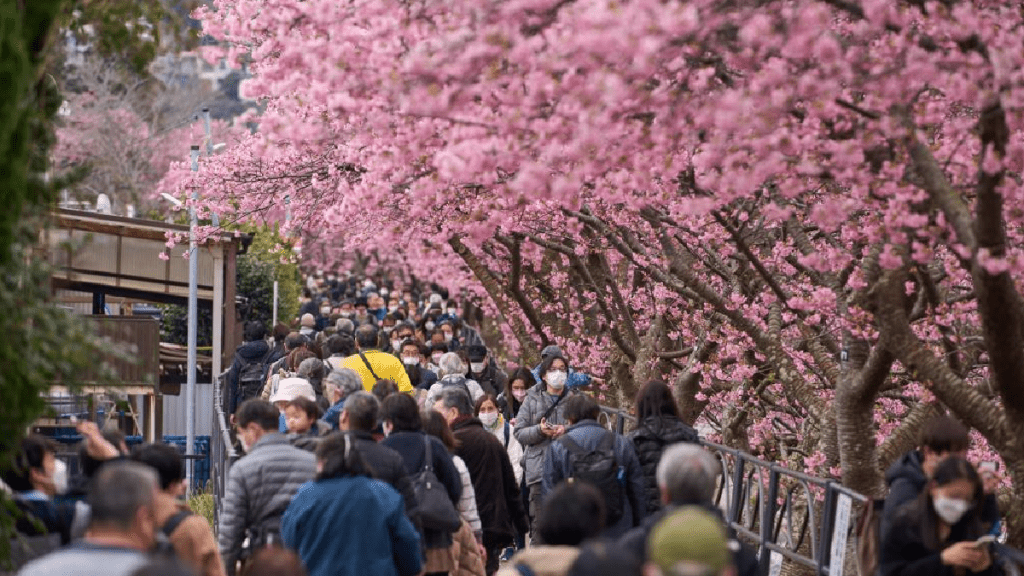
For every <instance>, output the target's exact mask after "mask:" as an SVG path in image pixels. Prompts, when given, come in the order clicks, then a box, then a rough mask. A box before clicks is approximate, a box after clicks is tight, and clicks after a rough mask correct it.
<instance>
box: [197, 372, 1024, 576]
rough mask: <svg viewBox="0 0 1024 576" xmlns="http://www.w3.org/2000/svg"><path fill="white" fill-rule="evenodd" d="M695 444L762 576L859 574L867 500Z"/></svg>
mask: <svg viewBox="0 0 1024 576" xmlns="http://www.w3.org/2000/svg"><path fill="white" fill-rule="evenodd" d="M225 374H226V372H225ZM223 381H224V374H222V375H221V377H220V378H217V379H216V382H215V386H216V389H215V396H214V397H215V398H216V399H218V400H219V401H218V402H216V404H215V409H214V434H213V435H212V437H211V439H210V458H211V470H210V478H211V481H212V482H213V494H214V501H215V506H214V521H215V523H217V522H219V510H220V506H221V499H222V498H223V496H224V488H225V485H226V481H227V475H228V470H229V469H230V467H231V464H232V463H234V462H235V461H236V460H237V459H238V457H239V456H238V454H237V453H236V451H235V449H234V445H233V444H232V438H231V434H230V429H229V427H228V425H227V418H226V417H225V411H224V396H223V392H224V391H223V390H222V385H223ZM633 421H635V419H634V418H633V417H632V415H630V414H628V413H626V412H623V411H622V410H617V409H614V408H608V407H605V406H602V407H601V415H600V422H601V424H602V425H604V426H605V427H607V428H608V429H610V430H614V431H616V432H618V433H620V434H622V433H624V432H625V431H626V424H627V422H633ZM700 444H701V445H702V446H704V447H705V448H707V449H708V450H709V451H711V452H712V453H713V454H714V455H715V457H716V458H717V459H718V460H719V461H720V462H721V464H722V474H721V476H719V485H718V488H717V489H716V491H715V501H714V504H715V505H716V506H717V507H718V508H719V509H721V510H722V512H723V514H724V515H725V518H726V519H727V520H728V522H729V525H730V526H731V527H732V529H733V530H734V531H735V532H736V534H737V536H738V537H740V538H741V539H743V540H745V541H747V542H749V543H751V544H753V545H754V546H756V547H757V555H758V556H757V557H758V562H759V565H760V570H759V573H760V574H762V575H763V576H779V575H780V574H781V572H782V567H783V564H784V563H785V562H787V561H788V562H790V563H793V564H796V565H799V566H803V567H805V568H807V569H811V570H814V573H815V575H816V576H842V575H843V574H844V573H845V574H858V573H859V572H860V568H859V566H858V563H857V562H856V559H855V556H856V549H857V542H856V540H857V533H856V526H857V525H858V521H859V517H860V514H861V512H862V510H863V509H864V507H865V506H864V504H865V503H866V502H868V501H869V497H867V496H864V495H863V494H859V493H857V492H854V491H853V490H850V489H849V488H846V487H845V486H842V485H841V484H839V483H837V482H835V481H833V480H828V479H824V478H817V477H814V476H809V475H807V474H803V473H801V472H796V471H793V470H790V469H788V468H786V467H784V466H781V465H779V464H776V463H773V462H768V461H766V460H762V459H760V458H757V457H755V456H753V455H751V454H747V453H745V452H742V451H740V450H737V449H735V448H730V447H728V446H723V445H721V444H715V443H713V442H708V441H706V440H703V439H701V440H700ZM766 520H767V521H766ZM995 550H996V553H997V555H998V557H999V559H1000V561H1001V562H1002V563H1003V565H1004V568H1005V569H1006V574H1007V575H1008V576H1022V574H1024V553H1022V552H1021V551H1019V550H1016V549H1014V548H1010V547H1008V546H1004V545H1001V544H997V545H996V547H995ZM872 576H873V575H872Z"/></svg>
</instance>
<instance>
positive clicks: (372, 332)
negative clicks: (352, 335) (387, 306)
mask: <svg viewBox="0 0 1024 576" xmlns="http://www.w3.org/2000/svg"><path fill="white" fill-rule="evenodd" d="M379 342H380V340H379V339H378V336H377V328H376V327H375V326H374V325H372V324H363V325H362V326H360V327H359V328H356V344H358V345H359V349H360V350H366V349H367V348H376V347H377V346H379V345H380V344H379Z"/></svg>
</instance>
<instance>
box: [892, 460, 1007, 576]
mask: <svg viewBox="0 0 1024 576" xmlns="http://www.w3.org/2000/svg"><path fill="white" fill-rule="evenodd" d="M983 498H984V490H983V486H982V482H981V478H980V477H979V476H978V473H977V472H976V471H975V469H974V466H972V465H971V463H970V462H968V461H967V460H964V459H963V458H961V457H960V456H949V457H947V458H945V459H944V460H942V461H941V462H939V463H938V464H937V465H936V466H935V470H934V472H933V474H932V478H931V479H930V480H929V482H928V486H927V489H926V490H925V491H924V492H922V493H921V495H920V496H918V498H917V499H916V500H914V501H912V502H910V503H909V504H907V505H906V506H904V507H903V508H902V509H901V510H900V512H899V514H897V516H896V518H895V519H894V521H893V524H892V527H891V529H890V530H889V532H888V534H887V536H886V537H885V538H883V539H882V548H881V558H880V566H881V576H954V575H956V576H962V575H963V574H965V573H967V574H984V575H986V576H994V575H996V574H1000V573H1001V571H1000V570H999V568H998V565H997V564H996V563H994V562H993V555H992V550H991V549H990V548H991V547H990V545H989V543H988V542H985V541H984V539H982V541H981V542H979V538H982V537H983V536H984V537H986V538H991V537H990V536H986V534H987V532H988V530H989V528H990V527H989V526H987V525H986V523H985V522H984V521H983V520H982V518H981V514H980V513H979V512H980V510H981V505H982V501H983Z"/></svg>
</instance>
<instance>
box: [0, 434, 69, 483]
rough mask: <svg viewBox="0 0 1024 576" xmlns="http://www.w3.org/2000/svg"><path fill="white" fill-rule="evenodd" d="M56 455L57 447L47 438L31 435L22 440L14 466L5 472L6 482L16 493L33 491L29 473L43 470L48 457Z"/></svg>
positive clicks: (4, 478)
mask: <svg viewBox="0 0 1024 576" xmlns="http://www.w3.org/2000/svg"><path fill="white" fill-rule="evenodd" d="M56 453H57V445H56V444H54V443H53V441H52V440H50V439H49V438H46V437H45V436H41V435H39V434H31V435H29V436H26V437H25V438H22V440H21V446H20V447H19V449H18V452H17V454H16V455H15V457H14V465H13V466H10V467H9V468H7V469H6V470H4V473H3V480H4V482H5V483H6V484H7V485H8V486H10V487H11V490H14V491H15V492H27V491H29V490H32V480H31V476H30V474H29V471H31V470H39V469H41V468H42V467H43V460H45V458H46V455H47V454H56Z"/></svg>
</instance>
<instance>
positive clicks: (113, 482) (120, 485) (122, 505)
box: [88, 462, 160, 532]
mask: <svg viewBox="0 0 1024 576" xmlns="http://www.w3.org/2000/svg"><path fill="white" fill-rule="evenodd" d="M159 486H160V482H159V479H158V478H157V474H156V470H154V469H153V468H150V467H149V466H146V465H145V464H140V463H138V462H110V463H108V464H107V465H105V466H103V468H101V469H100V471H99V473H97V474H96V477H95V478H93V480H92V486H91V488H90V489H89V497H88V502H89V506H90V507H91V509H92V519H91V521H90V522H91V525H92V526H96V525H100V526H109V527H112V528H117V529H119V530H123V531H125V532H128V531H131V530H132V528H133V526H132V525H133V524H134V523H135V516H136V514H137V513H138V511H139V509H140V508H142V507H143V506H152V505H153V502H154V498H155V494H156V491H157V490H158V489H159Z"/></svg>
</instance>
